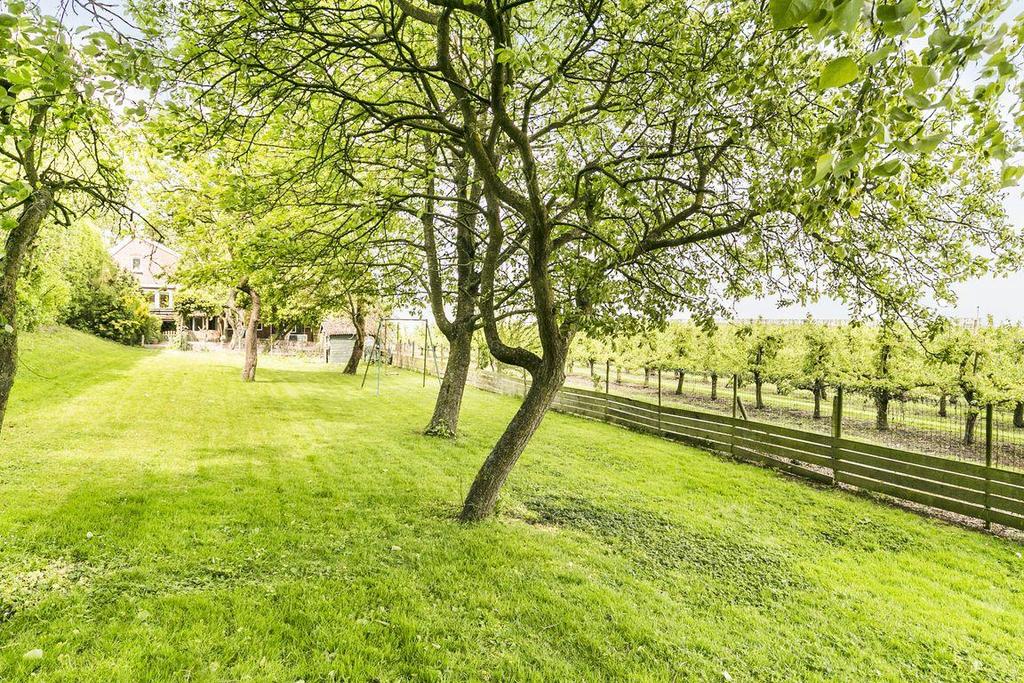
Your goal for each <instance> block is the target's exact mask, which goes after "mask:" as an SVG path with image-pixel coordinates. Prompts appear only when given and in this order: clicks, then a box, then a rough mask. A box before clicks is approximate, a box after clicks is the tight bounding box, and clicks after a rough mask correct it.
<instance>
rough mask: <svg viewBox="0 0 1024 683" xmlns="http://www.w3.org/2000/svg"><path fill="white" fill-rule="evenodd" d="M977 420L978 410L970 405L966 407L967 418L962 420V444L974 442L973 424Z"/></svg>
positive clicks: (968, 444) (967, 444)
mask: <svg viewBox="0 0 1024 683" xmlns="http://www.w3.org/2000/svg"><path fill="white" fill-rule="evenodd" d="M977 422H978V411H977V410H976V409H974V408H972V407H970V406H968V408H967V418H966V419H965V420H964V445H965V446H971V445H973V444H974V425H975V424H977Z"/></svg>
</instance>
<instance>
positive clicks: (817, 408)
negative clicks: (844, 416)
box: [811, 381, 821, 420]
mask: <svg viewBox="0 0 1024 683" xmlns="http://www.w3.org/2000/svg"><path fill="white" fill-rule="evenodd" d="M811 394H812V395H813V396H814V419H815V420H820V419H821V382H818V381H815V382H814V385H813V386H812V387H811Z"/></svg>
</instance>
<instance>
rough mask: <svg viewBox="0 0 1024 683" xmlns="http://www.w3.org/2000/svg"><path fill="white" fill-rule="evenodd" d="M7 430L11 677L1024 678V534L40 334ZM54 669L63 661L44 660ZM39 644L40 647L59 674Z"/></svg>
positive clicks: (698, 460) (574, 435)
mask: <svg viewBox="0 0 1024 683" xmlns="http://www.w3.org/2000/svg"><path fill="white" fill-rule="evenodd" d="M23 356H24V364H23V367H22V370H21V373H20V375H19V378H18V384H17V386H16V389H15V395H14V398H13V401H12V405H11V411H10V416H9V421H8V424H7V427H6V429H5V431H4V433H3V436H2V440H0V680H4V681H19V680H24V679H28V678H29V677H30V676H32V675H34V676H35V678H33V680H44V681H140V680H147V681H149V680H152V681H185V680H187V681H241V680H252V681H297V680H304V681H307V682H311V681H333V680H352V681H365V680H380V681H392V680H559V681H573V680H624V679H631V680H707V681H722V680H733V681H755V680H756V681H772V680H774V681H794V680H808V681H812V680H835V681H871V680H892V681H895V680H900V681H902V680H919V681H937V680H942V681H1020V680H1022V678H1024V559H1022V558H1021V551H1022V546H1020V545H1019V544H1015V543H1013V542H1011V541H1007V540H1003V539H999V538H994V537H990V536H986V535H983V534H980V533H976V532H971V531H967V530H963V529H960V528H956V527H952V526H948V525H945V524H943V523H941V522H937V521H933V520H929V519H925V518H921V517H918V516H915V515H913V514H910V513H907V512H904V511H901V510H897V509H892V508H888V507H885V506H882V505H879V504H876V503H873V502H871V501H868V500H864V499H862V498H858V497H855V496H852V495H849V494H845V493H841V492H836V491H829V490H819V489H815V488H812V487H810V486H807V485H805V484H802V483H798V482H794V481H790V480H787V479H785V478H783V477H781V476H778V475H776V474H773V473H771V472H768V471H765V470H761V469H758V468H756V467H753V466H749V465H743V464H736V463H730V462H725V461H723V460H721V459H719V458H716V457H714V456H711V455H708V454H705V453H703V452H701V451H698V450H694V449H689V448H685V447H682V446H679V445H677V444H672V443H668V442H663V441H659V440H657V439H654V438H650V437H645V436H641V435H637V434H632V433H629V432H626V431H623V430H620V429H617V428H614V427H611V426H607V425H602V424H596V423H591V422H587V421H584V420H581V419H577V418H571V417H566V416H561V415H554V414H552V415H549V416H548V417H547V418H546V419H545V422H544V424H543V426H542V427H541V429H540V432H539V433H538V434H537V436H536V438H535V439H534V441H533V443H532V444H531V445H530V447H529V448H528V450H527V451H526V453H525V455H524V456H523V458H522V461H521V462H520V464H519V466H518V468H517V469H516V471H515V472H514V473H513V475H512V477H511V479H510V482H509V485H508V487H507V490H506V495H505V497H504V499H503V501H502V505H501V511H500V515H499V517H498V518H497V519H495V520H492V521H489V522H486V523H482V524H479V525H474V526H463V525H460V524H458V523H456V522H454V521H453V515H454V514H455V512H456V510H457V509H458V504H459V502H460V500H461V497H462V494H463V492H464V491H465V490H466V488H467V486H468V484H469V482H470V481H471V479H472V477H473V475H474V473H475V471H476V469H477V467H478V466H479V464H480V462H481V460H482V458H483V457H484V455H485V454H486V451H487V448H488V445H489V444H490V443H491V442H492V440H493V439H494V438H495V437H496V435H497V434H498V433H499V431H500V430H501V428H502V427H503V425H504V422H505V421H506V420H507V418H508V417H509V416H510V415H511V413H512V412H513V411H514V409H515V407H516V401H515V400H514V399H512V398H506V397H500V396H495V395H490V394H485V393H482V392H479V391H476V390H473V389H471V390H469V391H468V394H467V396H466V402H465V408H464V412H463V434H462V436H461V437H460V438H459V439H458V440H457V441H455V442H454V443H447V442H443V441H439V440H436V439H432V438H427V437H424V436H422V435H421V434H420V430H421V428H422V427H423V426H424V424H425V423H426V420H427V418H428V417H429V414H430V410H431V407H432V399H433V396H434V392H435V391H436V381H433V380H432V382H434V383H433V384H431V383H428V384H427V387H426V388H422V387H421V386H420V379H419V378H418V377H416V376H414V375H411V374H401V375H399V374H394V373H387V374H386V375H385V376H384V377H383V379H382V382H381V387H382V391H381V395H380V396H379V397H378V396H376V395H375V392H374V390H373V383H372V382H371V383H368V386H367V388H366V389H363V390H360V389H359V386H358V380H357V379H353V378H349V377H344V376H342V375H340V374H339V372H338V371H337V370H336V369H335V368H331V369H329V370H328V369H326V368H324V367H323V366H320V365H316V364H313V363H302V362H298V361H283V360H272V359H264V360H263V361H262V363H261V367H260V370H259V374H258V381H257V383H255V384H253V385H243V384H242V383H241V382H240V381H239V379H238V375H239V371H238V367H237V363H236V361H235V359H234V358H232V357H229V356H226V355H221V354H182V353H177V352H170V351H168V352H162V353H157V352H151V351H143V350H140V349H128V348H124V347H119V346H115V345H113V344H108V343H105V342H101V341H98V340H96V339H93V338H91V337H88V336H86V335H83V334H79V333H73V332H69V331H66V330H59V331H55V332H50V333H40V334H35V335H30V336H28V337H27V338H26V340H25V343H24V354H23ZM34 650H41V651H42V656H41V658H34V659H33V658H26V657H25V655H26V653H30V652H32V651H34ZM38 654H39V653H38V652H34V653H33V655H35V656H37V657H38Z"/></svg>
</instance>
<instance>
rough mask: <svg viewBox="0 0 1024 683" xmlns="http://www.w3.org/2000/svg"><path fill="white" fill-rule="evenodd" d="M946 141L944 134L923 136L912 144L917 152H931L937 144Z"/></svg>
mask: <svg viewBox="0 0 1024 683" xmlns="http://www.w3.org/2000/svg"><path fill="white" fill-rule="evenodd" d="M945 139H946V134H945V133H935V134H934V135H924V136H922V137H921V139H920V140H918V141H917V142H915V143H914V149H915V150H916V151H918V152H925V153H928V152H933V151H935V148H936V147H938V146H939V143H940V142H942V141H943V140H945Z"/></svg>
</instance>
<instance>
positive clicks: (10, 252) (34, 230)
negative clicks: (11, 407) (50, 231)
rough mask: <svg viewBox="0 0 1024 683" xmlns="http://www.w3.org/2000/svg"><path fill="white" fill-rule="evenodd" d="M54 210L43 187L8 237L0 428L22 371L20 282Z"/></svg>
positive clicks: (0, 323)
mask: <svg viewBox="0 0 1024 683" xmlns="http://www.w3.org/2000/svg"><path fill="white" fill-rule="evenodd" d="M52 208H53V194H52V193H51V192H50V190H49V189H46V188H45V187H44V188H41V189H38V190H36V191H35V192H33V193H32V194H31V195H29V198H28V200H27V201H26V203H25V206H24V208H23V209H22V211H21V215H20V216H19V217H18V222H17V224H16V225H15V226H14V227H13V228H12V229H11V231H10V232H9V233H8V234H7V241H6V243H5V245H4V254H3V257H2V259H0V263H2V264H3V271H2V274H0V318H2V320H0V429H3V423H4V417H5V416H6V414H7V401H8V399H9V398H10V396H11V388H12V387H13V386H14V376H15V374H16V373H17V370H18V315H17V314H18V279H19V277H20V275H21V269H22V266H23V264H24V262H25V256H26V255H27V254H28V252H29V250H30V249H31V248H32V243H33V242H34V241H35V239H36V235H38V234H39V227H40V226H41V225H42V223H43V220H44V219H45V218H46V216H47V214H49V213H50V210H51V209H52Z"/></svg>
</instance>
